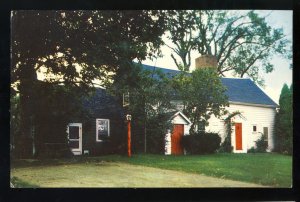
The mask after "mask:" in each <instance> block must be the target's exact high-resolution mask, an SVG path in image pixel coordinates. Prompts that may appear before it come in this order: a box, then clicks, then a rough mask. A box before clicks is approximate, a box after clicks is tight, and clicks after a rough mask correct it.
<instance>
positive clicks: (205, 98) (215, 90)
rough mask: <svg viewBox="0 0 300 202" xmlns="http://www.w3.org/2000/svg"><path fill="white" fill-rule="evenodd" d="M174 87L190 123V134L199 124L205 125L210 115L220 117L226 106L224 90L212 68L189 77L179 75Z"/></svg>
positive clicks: (198, 71) (201, 70)
mask: <svg viewBox="0 0 300 202" xmlns="http://www.w3.org/2000/svg"><path fill="white" fill-rule="evenodd" d="M174 87H175V89H177V90H178V93H179V95H180V97H181V99H182V100H183V104H184V110H183V112H184V113H185V114H186V115H187V116H188V117H189V118H190V120H191V122H192V125H191V129H190V134H193V133H195V132H196V127H198V129H199V128H200V124H207V123H208V122H207V121H208V119H209V118H210V116H211V115H215V116H216V117H219V116H220V115H222V113H223V112H224V110H225V107H226V106H228V98H227V96H226V95H225V90H226V89H225V87H224V86H223V84H222V82H221V79H220V78H219V77H218V74H217V72H216V71H215V69H214V68H211V67H207V68H201V69H196V70H195V71H193V72H192V73H191V75H188V74H185V73H182V74H179V76H177V78H175V81H174Z"/></svg>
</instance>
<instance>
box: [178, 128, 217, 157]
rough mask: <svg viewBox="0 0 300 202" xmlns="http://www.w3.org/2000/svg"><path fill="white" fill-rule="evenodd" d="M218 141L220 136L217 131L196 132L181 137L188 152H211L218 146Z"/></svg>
mask: <svg viewBox="0 0 300 202" xmlns="http://www.w3.org/2000/svg"><path fill="white" fill-rule="evenodd" d="M220 143H221V138H220V136H219V135H218V134H217V133H205V132H198V133H195V134H193V135H187V136H184V137H183V139H182V145H183V147H184V149H185V150H186V151H187V153H188V154H212V153H214V152H215V151H216V150H217V149H219V148H220Z"/></svg>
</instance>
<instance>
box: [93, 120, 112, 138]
mask: <svg viewBox="0 0 300 202" xmlns="http://www.w3.org/2000/svg"><path fill="white" fill-rule="evenodd" d="M109 133H110V131H109V119H96V141H97V142H102V141H104V140H106V139H107V137H109Z"/></svg>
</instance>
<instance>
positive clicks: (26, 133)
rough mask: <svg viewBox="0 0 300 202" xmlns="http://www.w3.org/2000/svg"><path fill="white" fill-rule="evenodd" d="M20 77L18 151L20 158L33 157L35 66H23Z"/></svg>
mask: <svg viewBox="0 0 300 202" xmlns="http://www.w3.org/2000/svg"><path fill="white" fill-rule="evenodd" d="M23 69H24V70H25V71H26V72H25V71H24V70H23V72H22V77H21V78H20V87H19V90H20V137H19V138H16V141H17V144H16V151H17V155H18V157H20V158H31V157H33V155H34V152H35V151H34V150H33V149H34V147H35V142H34V127H35V121H34V120H35V115H34V107H35V104H34V103H35V91H36V88H35V86H36V83H37V75H36V72H35V71H34V68H33V66H32V68H31V67H30V66H29V68H28V66H27V70H26V67H25V68H23Z"/></svg>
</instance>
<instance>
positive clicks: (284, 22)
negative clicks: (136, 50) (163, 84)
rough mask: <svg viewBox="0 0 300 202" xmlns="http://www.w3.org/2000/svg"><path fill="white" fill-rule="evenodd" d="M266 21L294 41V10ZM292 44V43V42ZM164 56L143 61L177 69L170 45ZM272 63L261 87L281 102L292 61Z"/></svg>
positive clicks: (289, 77) (274, 60)
mask: <svg viewBox="0 0 300 202" xmlns="http://www.w3.org/2000/svg"><path fill="white" fill-rule="evenodd" d="M258 13H259V14H261V15H266V14H268V13H270V11H269V10H268V11H266V10H265V11H263V10H260V11H258ZM266 21H267V22H268V23H269V24H270V25H271V26H272V27H276V28H283V31H284V33H285V34H286V35H287V39H289V40H290V41H292V39H293V36H292V34H293V11H283V10H281V11H275V10H274V11H273V12H272V13H271V14H270V15H269V16H268V17H267V18H266ZM291 44H292V43H291ZM162 53H163V55H164V56H163V57H162V58H158V59H157V60H154V61H151V60H149V59H147V60H145V61H143V64H148V65H153V66H158V67H163V68H168V69H176V70H177V67H176V65H175V63H174V62H173V59H172V58H171V50H170V49H169V48H168V47H162ZM198 56H199V55H198V54H197V53H196V52H193V53H192V54H191V58H192V62H191V68H193V67H194V66H195V58H197V57H198ZM272 63H273V65H274V71H273V72H271V73H268V74H263V76H264V79H265V87H264V88H261V89H262V90H263V91H264V92H265V93H266V94H267V95H269V96H270V97H271V98H272V99H273V100H274V101H275V102H276V103H278V102H279V96H280V92H281V88H282V86H283V84H284V83H286V84H287V85H288V86H290V85H291V83H292V70H291V69H290V68H289V67H290V64H291V63H292V61H288V60H287V59H282V58H280V57H278V56H275V57H273V59H272Z"/></svg>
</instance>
